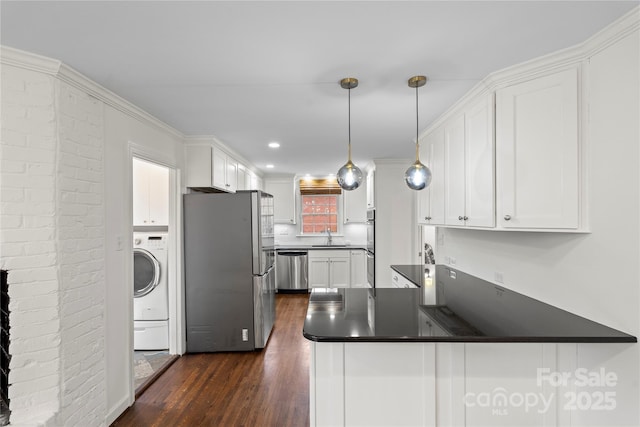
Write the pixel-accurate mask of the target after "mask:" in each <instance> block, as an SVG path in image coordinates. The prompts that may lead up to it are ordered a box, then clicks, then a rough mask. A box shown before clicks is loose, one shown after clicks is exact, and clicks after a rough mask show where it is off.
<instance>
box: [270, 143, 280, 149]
mask: <svg viewBox="0 0 640 427" xmlns="http://www.w3.org/2000/svg"><path fill="white" fill-rule="evenodd" d="M269 148H280V143H279V142H275V141H273V142H270V143H269Z"/></svg>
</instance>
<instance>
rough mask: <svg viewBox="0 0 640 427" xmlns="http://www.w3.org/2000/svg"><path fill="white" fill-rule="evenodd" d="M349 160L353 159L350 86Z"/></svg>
mask: <svg viewBox="0 0 640 427" xmlns="http://www.w3.org/2000/svg"><path fill="white" fill-rule="evenodd" d="M349 161H351V88H349Z"/></svg>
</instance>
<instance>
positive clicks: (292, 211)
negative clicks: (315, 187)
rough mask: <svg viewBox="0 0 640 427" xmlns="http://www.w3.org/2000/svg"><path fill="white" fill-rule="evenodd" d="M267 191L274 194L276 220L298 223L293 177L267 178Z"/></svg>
mask: <svg viewBox="0 0 640 427" xmlns="http://www.w3.org/2000/svg"><path fill="white" fill-rule="evenodd" d="M264 187H265V191H266V192H267V193H269V194H271V195H272V196H273V215H274V218H273V219H274V222H276V223H278V224H295V223H296V197H295V186H294V183H293V178H290V179H283V180H280V179H277V180H276V179H273V180H272V179H267V180H266V181H265V183H264Z"/></svg>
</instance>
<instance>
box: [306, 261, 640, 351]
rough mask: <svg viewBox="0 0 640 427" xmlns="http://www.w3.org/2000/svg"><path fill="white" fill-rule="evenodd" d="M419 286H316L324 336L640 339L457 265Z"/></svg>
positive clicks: (316, 322)
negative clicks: (505, 286)
mask: <svg viewBox="0 0 640 427" xmlns="http://www.w3.org/2000/svg"><path fill="white" fill-rule="evenodd" d="M435 277H436V281H435V283H433V282H432V283H430V284H428V286H425V287H424V288H420V289H396V288H377V289H313V291H312V292H311V297H310V300H309V307H308V311H307V318H306V320H305V323H304V328H303V334H304V336H305V337H306V338H307V339H309V340H311V341H317V342H430V341H433V342H592V343H610V342H637V339H636V337H634V336H631V335H628V334H625V333H623V332H621V331H618V330H616V329H612V328H609V327H607V326H604V325H602V324H599V323H596V322H593V321H591V320H588V319H585V318H584V317H580V316H577V315H575V314H572V313H569V312H567V311H565V310H561V309H559V308H557V307H554V306H551V305H549V304H546V303H543V302H541V301H538V300H535V299H533V298H530V297H527V296H525V295H522V294H519V293H517V292H513V291H511V290H508V289H506V288H503V287H501V286H497V285H495V284H493V283H490V282H487V281H485V280H482V279H479V278H477V277H474V276H471V275H469V274H466V273H463V272H461V271H458V270H454V269H452V268H449V267H446V266H442V265H438V266H436V274H435Z"/></svg>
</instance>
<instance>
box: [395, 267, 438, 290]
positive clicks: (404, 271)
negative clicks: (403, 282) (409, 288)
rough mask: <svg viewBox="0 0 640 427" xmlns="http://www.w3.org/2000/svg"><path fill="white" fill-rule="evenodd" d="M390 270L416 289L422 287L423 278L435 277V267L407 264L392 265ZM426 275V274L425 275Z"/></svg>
mask: <svg viewBox="0 0 640 427" xmlns="http://www.w3.org/2000/svg"><path fill="white" fill-rule="evenodd" d="M391 268H392V269H393V270H395V271H397V272H398V273H399V274H400V275H402V276H403V277H404V278H405V279H407V280H408V281H410V282H411V283H413V284H415V285H416V286H418V287H421V288H422V287H423V286H424V280H425V278H430V277H433V276H435V268H436V266H435V265H422V264H408V265H392V266H391ZM425 273H426V274H425Z"/></svg>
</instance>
